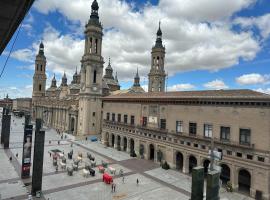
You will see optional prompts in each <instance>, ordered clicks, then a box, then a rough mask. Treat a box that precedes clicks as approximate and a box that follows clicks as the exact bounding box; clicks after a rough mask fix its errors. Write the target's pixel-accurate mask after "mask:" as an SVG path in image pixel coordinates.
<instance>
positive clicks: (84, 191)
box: [0, 116, 251, 200]
mask: <svg viewBox="0 0 270 200" xmlns="http://www.w3.org/2000/svg"><path fill="white" fill-rule="evenodd" d="M23 122H24V118H18V117H15V116H12V118H11V134H10V148H9V149H5V150H4V149H3V148H2V147H1V149H0V163H1V173H0V194H1V199H18V200H19V199H27V198H28V194H29V192H30V191H31V178H29V179H23V180H22V179H21V178H20V169H21V159H22V158H21V156H22V141H23ZM33 140H34V138H33ZM58 141H60V144H58ZM53 149H58V150H60V151H61V152H64V155H65V157H66V158H67V153H68V152H69V151H71V150H73V151H74V156H75V155H77V154H78V153H82V155H83V158H82V163H80V164H79V169H78V171H74V173H73V176H68V174H67V171H66V169H61V168H59V170H58V172H56V171H55V167H54V166H53V160H52V157H50V150H53ZM33 152H34V149H33V148H32V157H33ZM87 152H88V153H91V155H92V156H94V157H95V160H96V162H97V166H98V165H100V164H101V162H102V161H103V162H107V163H108V166H109V167H113V168H114V169H116V173H115V175H114V174H111V175H112V176H113V180H114V183H115V184H116V191H115V192H112V190H111V185H107V184H105V183H103V182H102V174H101V173H99V172H98V169H97V167H95V168H94V169H95V171H96V175H95V176H93V177H92V176H89V177H84V176H83V173H82V171H83V168H84V165H85V163H87V162H88V161H89V159H88V158H87V156H86V154H87ZM16 154H18V157H16ZM10 156H11V157H12V161H9V157H10ZM32 164H33V161H32ZM70 164H71V161H70V160H69V159H67V166H68V165H70ZM120 169H122V170H123V172H124V182H123V178H122V177H121V176H120V175H119V170H120ZM106 172H108V173H109V174H110V172H109V171H108V168H107V169H106ZM137 179H138V180H139V184H138V185H137V183H136V181H137ZM42 193H43V195H44V197H42V198H41V199H50V200H57V199H59V200H60V199H67V200H69V199H70V200H72V199H82V200H83V199H93V200H109V199H112V200H119V199H123V200H144V199H145V200H148V199H150V200H151V199H155V200H188V199H189V198H190V193H191V176H189V175H186V174H182V173H180V172H178V171H175V170H164V169H162V168H161V167H160V166H159V165H157V164H156V163H154V162H153V161H149V160H144V159H139V158H131V157H130V156H129V154H128V153H125V152H121V151H118V150H116V149H114V148H110V147H106V146H104V145H102V144H101V143H100V142H99V141H98V142H91V141H86V140H72V139H68V138H66V139H65V137H63V139H61V135H60V134H58V133H57V132H56V131H55V130H53V129H49V128H46V133H45V149H44V162H43V182H42ZM220 195H221V199H224V200H230V199H232V200H248V199H251V198H250V197H247V196H245V195H241V194H238V193H228V192H226V191H225V190H224V189H223V188H222V189H221V190H220Z"/></svg>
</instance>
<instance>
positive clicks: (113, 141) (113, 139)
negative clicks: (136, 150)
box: [112, 133, 115, 147]
mask: <svg viewBox="0 0 270 200" xmlns="http://www.w3.org/2000/svg"><path fill="white" fill-rule="evenodd" d="M114 145H115V136H114V134H113V133H112V147H114Z"/></svg>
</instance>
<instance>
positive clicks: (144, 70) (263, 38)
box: [0, 0, 270, 98]
mask: <svg viewBox="0 0 270 200" xmlns="http://www.w3.org/2000/svg"><path fill="white" fill-rule="evenodd" d="M91 3H92V0H57V1H55V0H36V1H35V3H34V4H33V6H32V8H31V9H30V11H29V13H28V14H27V16H26V17H25V19H24V21H23V22H22V25H21V29H20V32H19V35H18V38H17V41H16V43H15V45H14V49H13V52H12V54H11V57H10V59H9V60H8V63H7V67H6V69H5V71H4V74H3V76H2V77H1V78H0V98H2V97H4V96H5V95H6V94H7V93H8V94H9V96H10V97H12V98H17V97H31V95H32V80H33V74H34V61H35V56H36V54H37V52H38V46H39V43H40V41H43V43H44V46H45V56H46V58H47V66H46V74H47V83H46V84H47V87H49V86H50V84H51V79H52V77H53V74H54V73H55V75H56V78H57V84H58V85H60V83H61V77H62V75H63V73H64V72H66V74H67V77H68V82H71V80H72V75H73V74H74V72H75V70H76V67H77V68H78V70H80V60H81V57H82V55H83V50H84V26H85V24H86V23H87V21H88V19H89V17H90V13H91ZM98 3H99V7H100V9H99V16H100V21H101V23H102V24H103V28H104V29H103V33H104V36H103V46H102V55H103V57H104V60H105V64H104V69H105V67H106V66H107V65H108V60H109V57H110V58H111V65H112V67H113V69H114V72H116V71H117V74H118V80H119V81H120V85H121V88H122V89H126V88H129V87H130V86H131V85H132V83H133V78H134V75H135V73H136V69H137V68H138V69H139V75H140V77H141V85H142V86H143V87H144V88H145V89H146V90H147V84H148V78H147V75H148V73H149V71H150V61H151V48H152V46H153V45H154V43H155V39H156V32H157V29H158V24H159V21H161V29H162V33H163V44H164V45H165V47H166V56H165V70H166V73H167V74H168V79H167V81H166V85H167V87H166V88H167V91H181V90H220V89H252V90H256V91H259V92H264V93H268V94H270V69H269V67H270V2H269V0H226V1H224V0H192V1H191V0H150V1H148V0H98ZM14 36H15V34H14ZM14 36H13V38H12V39H11V41H10V42H9V44H8V45H7V47H6V49H5V50H4V52H3V54H2V55H1V57H0V69H1V70H2V67H3V65H4V63H5V61H6V59H7V55H8V53H9V51H10V49H11V45H12V43H13V41H14V38H15V37H14Z"/></svg>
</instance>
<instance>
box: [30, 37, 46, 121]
mask: <svg viewBox="0 0 270 200" xmlns="http://www.w3.org/2000/svg"><path fill="white" fill-rule="evenodd" d="M46 79H47V77H46V57H45V55H44V45H43V43H42V42H41V43H40V45H39V52H38V54H37V55H36V60H35V74H34V76H33V93H32V104H33V105H32V108H33V109H34V110H33V113H32V116H33V118H34V119H35V118H36V116H37V110H35V107H36V103H37V102H38V101H39V99H40V98H44V97H45V90H46Z"/></svg>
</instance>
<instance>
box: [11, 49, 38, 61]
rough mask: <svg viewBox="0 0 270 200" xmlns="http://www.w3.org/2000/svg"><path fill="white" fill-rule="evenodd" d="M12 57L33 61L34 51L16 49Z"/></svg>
mask: <svg viewBox="0 0 270 200" xmlns="http://www.w3.org/2000/svg"><path fill="white" fill-rule="evenodd" d="M11 57H12V58H15V59H17V60H20V61H23V62H33V61H34V52H33V51H32V49H19V50H16V51H14V52H13V53H12V54H11Z"/></svg>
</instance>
